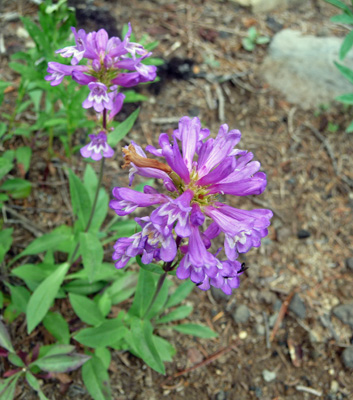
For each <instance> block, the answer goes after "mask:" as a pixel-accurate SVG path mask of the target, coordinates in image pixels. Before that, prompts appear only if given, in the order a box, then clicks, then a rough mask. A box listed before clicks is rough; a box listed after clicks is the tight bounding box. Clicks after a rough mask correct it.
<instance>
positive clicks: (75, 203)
mask: <svg viewBox="0 0 353 400" xmlns="http://www.w3.org/2000/svg"><path fill="white" fill-rule="evenodd" d="M69 183H70V195H71V202H72V208H73V211H74V214H75V215H77V217H78V219H79V221H80V223H81V230H82V231H83V230H84V228H85V227H86V226H87V223H88V219H89V215H90V213H91V207H92V204H91V201H90V199H89V196H88V192H87V189H86V188H85V186H84V185H83V183H82V182H81V181H80V179H79V178H78V177H77V176H76V175H75V174H74V173H73V172H72V171H71V169H70V170H69Z"/></svg>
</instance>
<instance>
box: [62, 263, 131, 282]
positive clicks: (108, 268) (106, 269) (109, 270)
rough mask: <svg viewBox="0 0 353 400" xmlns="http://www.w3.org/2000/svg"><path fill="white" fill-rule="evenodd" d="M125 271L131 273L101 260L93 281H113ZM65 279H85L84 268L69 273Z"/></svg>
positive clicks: (85, 272)
mask: <svg viewBox="0 0 353 400" xmlns="http://www.w3.org/2000/svg"><path fill="white" fill-rule="evenodd" d="M125 273H132V271H127V270H118V269H116V268H114V267H113V264H111V263H107V262H103V263H102V265H101V267H100V269H99V270H98V271H97V273H96V274H95V276H94V281H95V282H97V281H107V282H110V281H114V280H115V279H118V278H120V277H123V276H124V275H125ZM66 278H67V279H84V280H87V271H86V270H85V269H81V270H80V271H78V272H74V273H73V274H69V275H67V277H66Z"/></svg>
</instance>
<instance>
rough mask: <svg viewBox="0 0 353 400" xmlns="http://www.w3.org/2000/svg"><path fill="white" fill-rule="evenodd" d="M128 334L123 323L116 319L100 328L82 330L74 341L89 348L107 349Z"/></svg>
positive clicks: (109, 320) (108, 321)
mask: <svg viewBox="0 0 353 400" xmlns="http://www.w3.org/2000/svg"><path fill="white" fill-rule="evenodd" d="M127 332H128V330H127V328H126V327H125V326H124V325H123V322H122V321H120V320H118V319H116V318H115V319H108V320H107V321H105V322H103V323H102V324H101V325H99V326H98V327H95V328H86V329H82V330H81V331H80V332H78V333H77V334H76V335H75V336H74V339H75V340H77V341H78V342H79V343H82V344H84V345H85V346H88V347H92V348H97V347H106V346H110V345H112V344H114V343H115V342H117V341H118V340H119V339H121V338H122V337H124V336H125V335H126V333H127Z"/></svg>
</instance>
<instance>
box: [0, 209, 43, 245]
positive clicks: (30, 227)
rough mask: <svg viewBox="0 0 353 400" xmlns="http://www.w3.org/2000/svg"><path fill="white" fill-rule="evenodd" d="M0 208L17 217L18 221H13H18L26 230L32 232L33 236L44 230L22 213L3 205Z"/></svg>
mask: <svg viewBox="0 0 353 400" xmlns="http://www.w3.org/2000/svg"><path fill="white" fill-rule="evenodd" d="M2 209H3V211H4V212H8V213H9V214H11V215H13V216H14V217H16V218H18V221H15V223H19V224H21V225H22V226H24V227H25V228H26V229H27V230H28V231H30V232H31V233H33V235H34V236H35V237H39V236H42V235H43V233H44V231H43V230H42V229H41V228H39V227H38V226H36V225H34V224H33V222H32V221H30V220H29V219H27V218H26V217H24V216H23V215H21V214H19V213H18V212H17V211H15V210H12V209H11V208H9V207H7V206H5V205H3V206H2Z"/></svg>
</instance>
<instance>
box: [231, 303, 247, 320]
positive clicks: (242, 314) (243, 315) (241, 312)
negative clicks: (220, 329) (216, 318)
mask: <svg viewBox="0 0 353 400" xmlns="http://www.w3.org/2000/svg"><path fill="white" fill-rule="evenodd" d="M249 317H250V311H249V309H248V307H247V306H246V305H245V304H241V305H240V306H239V307H237V308H236V309H235V311H234V313H233V319H234V321H235V322H236V323H237V324H243V323H245V322H246V321H247V320H248V319H249Z"/></svg>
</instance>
